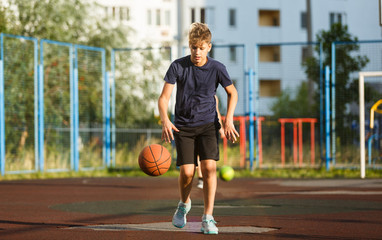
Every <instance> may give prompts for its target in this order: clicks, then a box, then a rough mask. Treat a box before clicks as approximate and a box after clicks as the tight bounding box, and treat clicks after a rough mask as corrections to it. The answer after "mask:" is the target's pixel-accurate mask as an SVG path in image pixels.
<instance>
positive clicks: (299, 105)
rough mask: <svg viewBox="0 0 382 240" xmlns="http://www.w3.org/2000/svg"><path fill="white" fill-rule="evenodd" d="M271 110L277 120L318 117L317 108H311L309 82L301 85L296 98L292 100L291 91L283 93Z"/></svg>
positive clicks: (287, 90)
mask: <svg viewBox="0 0 382 240" xmlns="http://www.w3.org/2000/svg"><path fill="white" fill-rule="evenodd" d="M271 110H272V111H273V116H274V117H275V118H276V119H278V118H304V117H305V118H307V117H317V114H316V107H315V106H311V105H310V103H309V90H308V83H307V82H302V83H301V85H300V86H299V87H298V89H297V92H296V95H295V97H294V98H292V91H291V89H286V90H285V91H283V92H282V93H281V95H280V96H279V97H278V99H277V100H276V102H275V103H274V104H273V106H272V107H271Z"/></svg>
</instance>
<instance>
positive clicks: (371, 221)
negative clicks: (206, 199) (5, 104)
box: [0, 176, 382, 240]
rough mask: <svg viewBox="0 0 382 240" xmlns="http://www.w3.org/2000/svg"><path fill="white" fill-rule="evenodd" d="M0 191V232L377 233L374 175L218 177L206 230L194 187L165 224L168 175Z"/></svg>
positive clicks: (172, 194)
mask: <svg viewBox="0 0 382 240" xmlns="http://www.w3.org/2000/svg"><path fill="white" fill-rule="evenodd" d="M195 182H196V181H195ZM0 196H1V197H0V239H40V240H41V239H94V240H97V239H182V240H186V239H193V240H195V239H196V240H197V239H382V179H366V180H360V179H349V180H306V179H305V180H288V179H234V180H232V181H231V182H222V181H220V180H219V181H218V192H217V195H216V206H215V212H214V215H215V220H216V221H217V222H218V227H219V231H220V233H219V235H210V236H205V235H203V234H201V233H200V232H199V229H200V220H201V214H202V211H203V202H202V190H200V189H198V188H196V187H194V188H193V190H192V195H191V196H192V202H193V206H192V209H191V212H190V213H189V215H188V224H187V225H186V227H185V228H184V229H181V230H179V229H177V228H175V227H173V226H172V225H171V218H172V214H173V213H174V211H175V207H176V204H177V202H178V190H177V179H176V178H167V177H164V176H161V177H141V178H83V179H55V180H22V181H2V182H0Z"/></svg>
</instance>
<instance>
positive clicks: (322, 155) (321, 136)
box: [319, 42, 325, 161]
mask: <svg viewBox="0 0 382 240" xmlns="http://www.w3.org/2000/svg"><path fill="white" fill-rule="evenodd" d="M324 71H325V70H324V67H323V44H322V42H320V85H319V88H320V160H321V161H323V159H324V153H323V151H324V150H323V149H324V116H325V111H324V86H325V83H324Z"/></svg>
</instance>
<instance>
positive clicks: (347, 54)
mask: <svg viewBox="0 0 382 240" xmlns="http://www.w3.org/2000/svg"><path fill="white" fill-rule="evenodd" d="M381 54H382V41H359V42H333V43H332V55H333V56H334V57H333V58H332V66H331V68H332V69H331V70H332V72H331V81H332V98H331V99H332V107H331V108H332V117H331V128H332V131H331V164H332V165H333V166H337V167H346V166H349V165H359V163H360V142H359V139H360V135H359V134H360V131H359V112H360V109H359V91H358V78H359V76H358V72H360V71H362V72H365V71H366V72H372V71H381V70H382V58H381ZM350 58H353V59H356V60H357V62H354V61H352V60H351V59H350ZM354 69H359V70H357V71H354ZM364 88H365V110H366V111H365V119H366V122H365V127H366V130H367V131H366V141H367V142H366V146H368V145H370V147H369V148H368V153H367V154H368V155H369V154H370V162H369V164H368V166H369V167H378V166H379V167H380V166H381V164H382V149H381V147H382V140H381V139H382V135H381V134H382V132H381V129H380V128H381V124H382V119H381V116H379V115H378V116H377V117H376V119H375V126H376V128H375V132H374V135H373V134H372V133H371V131H370V109H371V107H372V106H373V104H375V103H376V102H377V101H378V100H380V99H382V77H370V78H365V85H364ZM373 139H374V144H371V140H373ZM371 160H373V161H371Z"/></svg>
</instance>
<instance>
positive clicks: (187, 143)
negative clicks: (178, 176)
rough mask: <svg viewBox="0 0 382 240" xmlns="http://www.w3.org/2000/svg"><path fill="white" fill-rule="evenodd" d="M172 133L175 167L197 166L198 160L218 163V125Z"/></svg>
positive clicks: (187, 128) (209, 124)
mask: <svg viewBox="0 0 382 240" xmlns="http://www.w3.org/2000/svg"><path fill="white" fill-rule="evenodd" d="M178 129H179V132H174V137H175V144H176V151H177V154H178V156H177V161H176V165H177V166H181V165H184V164H195V165H196V166H197V165H198V162H197V156H198V155H199V158H200V160H201V161H202V160H206V159H213V160H216V161H219V129H220V124H219V123H214V122H213V123H208V124H205V125H202V126H198V127H181V128H178Z"/></svg>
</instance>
